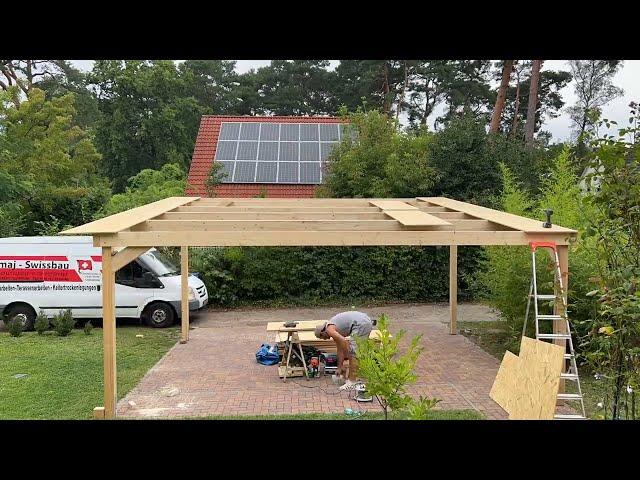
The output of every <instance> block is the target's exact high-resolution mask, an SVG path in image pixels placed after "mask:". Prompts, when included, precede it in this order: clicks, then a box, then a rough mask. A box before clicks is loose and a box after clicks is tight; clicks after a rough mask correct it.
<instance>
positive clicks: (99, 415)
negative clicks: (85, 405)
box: [93, 407, 104, 420]
mask: <svg viewBox="0 0 640 480" xmlns="http://www.w3.org/2000/svg"><path fill="white" fill-rule="evenodd" d="M93 418H94V419H95V420H104V407H95V408H94V409H93Z"/></svg>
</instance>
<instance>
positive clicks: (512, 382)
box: [489, 351, 521, 413]
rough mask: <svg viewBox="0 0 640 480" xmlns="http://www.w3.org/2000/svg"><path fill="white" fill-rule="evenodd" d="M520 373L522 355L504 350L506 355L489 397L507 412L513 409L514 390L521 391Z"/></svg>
mask: <svg viewBox="0 0 640 480" xmlns="http://www.w3.org/2000/svg"><path fill="white" fill-rule="evenodd" d="M520 373H521V368H520V357H518V356H517V355H514V354H513V353H511V352H509V351H506V352H504V357H503V358H502V363H501V364H500V368H499V369H498V373H497V375H496V379H495V380H494V382H493V386H492V387H491V392H490V393H489V397H491V398H492V399H493V401H495V402H496V403H497V404H498V405H500V406H501V407H502V408H503V409H504V411H505V412H507V413H509V412H510V411H511V410H512V407H511V405H512V402H513V398H514V392H518V391H519V386H520Z"/></svg>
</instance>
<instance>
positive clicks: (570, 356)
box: [564, 353, 573, 360]
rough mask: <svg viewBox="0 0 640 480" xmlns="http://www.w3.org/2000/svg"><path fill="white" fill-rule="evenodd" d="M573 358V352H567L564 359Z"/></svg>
mask: <svg viewBox="0 0 640 480" xmlns="http://www.w3.org/2000/svg"><path fill="white" fill-rule="evenodd" d="M572 358H573V354H572V353H565V354H564V359H565V360H571V359H572Z"/></svg>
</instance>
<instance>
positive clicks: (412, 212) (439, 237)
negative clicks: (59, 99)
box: [63, 197, 576, 247]
mask: <svg viewBox="0 0 640 480" xmlns="http://www.w3.org/2000/svg"><path fill="white" fill-rule="evenodd" d="M63 234H64V235H74V234H75V235H93V237H94V244H95V245H96V246H112V247H127V246H130V247H133V246H135V247H152V246H173V245H183V246H232V245H246V246H250V245H255V246H305V245H310V246H314V245H315V246H322V245H327V246H329V245H352V246H358V245H526V244H527V243H528V242H529V241H532V240H538V241H540V240H548V241H555V242H556V243H557V244H559V245H566V244H567V243H568V242H569V241H571V239H572V238H573V237H574V236H575V234H576V232H575V231H574V230H570V229H568V228H563V227H559V226H556V225H554V226H553V227H552V228H544V227H543V226H542V221H537V220H532V219H529V218H525V217H520V216H517V215H512V214H508V213H505V212H500V211H498V210H492V209H490V208H485V207H480V206H478V205H472V204H470V203H465V202H459V201H456V200H450V199H448V198H443V197H418V198H413V199H411V198H409V199H365V198H354V199H348V198H332V199H271V198H238V199H233V198H212V199H199V198H197V197H174V198H167V199H165V200H160V201H159V202H154V203H151V204H149V205H145V206H143V207H138V208H134V209H132V210H128V211H126V212H122V213H119V214H117V215H112V216H110V217H106V218H103V219H101V220H97V221H95V222H91V223H88V224H86V225H82V226H80V227H76V228H72V229H70V230H67V231H65V232H63ZM185 242H186V245H185Z"/></svg>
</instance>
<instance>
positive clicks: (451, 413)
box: [204, 410, 484, 420]
mask: <svg viewBox="0 0 640 480" xmlns="http://www.w3.org/2000/svg"><path fill="white" fill-rule="evenodd" d="M204 418H206V419H208V420H384V414H383V413H382V412H364V413H363V414H361V415H357V414H356V415H346V414H344V413H299V414H291V415H286V414H284V415H240V416H225V415H214V416H210V417H204ZM389 418H390V420H406V417H405V416H404V415H397V416H394V415H390V416H389ZM428 420H484V417H483V416H482V414H481V413H479V412H476V411H475V410H432V411H431V413H430V415H429V418H428Z"/></svg>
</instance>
